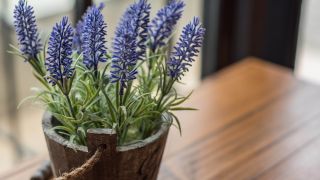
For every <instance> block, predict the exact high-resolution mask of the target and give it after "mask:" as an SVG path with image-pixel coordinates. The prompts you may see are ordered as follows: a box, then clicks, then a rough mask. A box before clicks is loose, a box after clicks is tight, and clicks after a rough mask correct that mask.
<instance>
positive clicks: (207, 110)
mask: <svg viewBox="0 0 320 180" xmlns="http://www.w3.org/2000/svg"><path fill="white" fill-rule="evenodd" d="M319 94H320V87H318V86H315V85H312V84H308V83H305V82H302V81H299V80H296V79H295V78H294V76H293V75H292V73H291V72H290V71H289V70H287V69H283V68H280V67H278V66H275V65H272V64H268V63H266V62H263V61H261V60H257V59H254V58H247V59H246V60H244V61H242V62H240V63H238V64H236V65H234V66H231V67H229V68H227V69H225V70H223V71H221V72H219V73H218V74H216V75H215V76H212V77H210V78H208V79H206V80H205V81H204V82H203V84H202V85H201V86H200V87H199V88H198V89H197V90H196V91H195V92H194V94H193V96H192V98H191V99H190V100H189V101H188V102H187V103H186V106H188V105H189V106H192V107H195V108H198V109H200V110H199V111H196V112H180V113H179V114H178V115H179V117H180V120H181V123H182V126H183V127H182V128H183V136H182V137H180V136H179V133H178V130H176V129H175V128H171V131H170V135H169V139H168V142H167V147H166V151H165V155H164V159H163V163H162V167H161V170H160V175H159V179H160V180H171V179H201V180H204V179H232V180H233V179H285V180H287V179H289V180H290V179H302V180H303V179H320V171H319V170H318V169H319V167H320V153H319V152H320V151H319V149H320V95H319ZM45 158H46V157H39V158H35V159H34V160H32V161H29V162H27V164H24V165H21V166H19V167H17V168H16V169H15V170H13V171H11V172H8V173H6V174H4V175H2V176H1V175H0V179H1V180H2V179H19V180H20V179H28V177H30V175H31V174H32V173H33V172H34V171H35V169H36V168H37V167H38V166H39V164H40V163H41V161H42V160H43V159H45Z"/></svg>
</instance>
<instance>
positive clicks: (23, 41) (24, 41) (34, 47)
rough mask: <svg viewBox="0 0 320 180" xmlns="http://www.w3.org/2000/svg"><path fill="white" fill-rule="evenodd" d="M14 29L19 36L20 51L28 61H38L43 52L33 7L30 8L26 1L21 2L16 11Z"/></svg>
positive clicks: (20, 0) (21, 0)
mask: <svg viewBox="0 0 320 180" xmlns="http://www.w3.org/2000/svg"><path fill="white" fill-rule="evenodd" d="M13 17H14V19H15V20H14V27H15V30H16V34H17V36H18V41H19V46H20V51H21V52H22V54H23V55H24V56H26V57H27V60H29V59H30V58H35V59H37V54H38V53H39V52H40V51H41V46H42V45H41V43H40V38H39V33H38V30H37V25H36V18H35V16H34V11H33V7H32V6H29V5H28V4H27V2H26V1H25V0H19V2H18V5H16V6H15V9H14V16H13Z"/></svg>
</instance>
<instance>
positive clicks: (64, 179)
mask: <svg viewBox="0 0 320 180" xmlns="http://www.w3.org/2000/svg"><path fill="white" fill-rule="evenodd" d="M104 149H105V148H103V147H102V146H99V147H98V148H97V150H96V152H95V153H94V154H93V155H92V156H91V157H90V158H89V159H88V160H87V161H86V162H85V163H84V164H82V165H81V166H80V167H77V168H76V169H74V170H72V171H71V172H67V173H63V174H62V175H61V176H60V177H57V178H54V180H70V179H77V178H79V177H81V176H82V175H84V174H86V173H87V172H88V171H89V170H91V169H92V167H93V166H94V165H95V164H96V163H97V162H98V161H99V160H100V158H101V156H102V153H103V151H104Z"/></svg>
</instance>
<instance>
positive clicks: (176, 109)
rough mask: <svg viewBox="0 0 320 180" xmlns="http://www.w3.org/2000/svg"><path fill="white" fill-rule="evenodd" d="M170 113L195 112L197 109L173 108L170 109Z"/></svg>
mask: <svg viewBox="0 0 320 180" xmlns="http://www.w3.org/2000/svg"><path fill="white" fill-rule="evenodd" d="M170 110H171V111H196V110H198V109H195V108H190V107H175V108H170Z"/></svg>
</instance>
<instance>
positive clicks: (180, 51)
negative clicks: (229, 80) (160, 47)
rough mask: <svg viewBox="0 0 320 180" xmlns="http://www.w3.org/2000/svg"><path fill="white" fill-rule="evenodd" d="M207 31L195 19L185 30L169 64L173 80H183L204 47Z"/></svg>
mask: <svg viewBox="0 0 320 180" xmlns="http://www.w3.org/2000/svg"><path fill="white" fill-rule="evenodd" d="M204 34H205V29H204V28H203V27H202V25H201V23H200V20H199V18H194V19H193V21H192V22H190V23H189V24H188V25H187V26H185V27H184V28H183V31H182V34H181V36H180V38H179V42H178V43H177V45H176V46H175V47H174V52H173V53H172V55H171V57H170V60H169V61H168V62H167V65H168V75H169V76H170V77H171V78H173V79H181V77H182V76H183V75H184V72H186V71H188V67H189V66H191V63H192V62H193V61H194V57H195V56H197V55H198V53H199V50H198V49H199V48H200V47H201V46H202V42H203V36H204Z"/></svg>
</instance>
